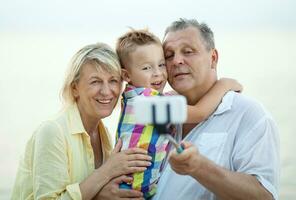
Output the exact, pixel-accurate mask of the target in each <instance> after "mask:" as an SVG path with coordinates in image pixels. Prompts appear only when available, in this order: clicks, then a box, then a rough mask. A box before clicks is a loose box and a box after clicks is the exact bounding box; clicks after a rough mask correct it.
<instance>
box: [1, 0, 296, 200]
mask: <svg viewBox="0 0 296 200" xmlns="http://www.w3.org/2000/svg"><path fill="white" fill-rule="evenodd" d="M0 3H1V7H0V74H1V75H0V77H1V78H0V91H1V93H0V123H1V124H0V163H1V164H0V177H1V179H0V199H8V198H9V197H10V193H11V189H12V186H13V182H14V179H15V175H16V170H17V166H18V162H19V158H20V156H21V155H22V153H23V152H24V148H25V144H26V141H27V140H28V139H29V138H30V136H31V134H32V133H33V131H34V130H35V129H36V128H37V127H38V125H39V124H40V123H41V122H42V121H43V120H46V119H47V118H48V117H50V116H51V115H53V114H55V113H56V112H57V111H58V110H59V109H60V108H61V102H60V97H59V92H60V88H61V86H62V82H63V78H64V74H65V70H66V68H67V65H68V62H69V60H70V58H71V56H72V55H73V54H74V53H75V52H76V51H77V50H78V49H80V48H81V47H82V46H84V45H86V44H90V43H95V42H97V41H101V42H105V43H108V44H110V45H111V46H113V47H114V44H115V41H116V38H117V37H118V36H119V35H121V34H122V33H124V32H126V31H127V30H129V29H128V27H133V28H136V29H138V28H145V27H148V28H149V29H150V30H151V31H152V32H154V33H155V34H156V35H157V36H159V37H160V38H162V36H163V32H164V29H165V27H166V26H167V25H168V24H169V23H170V22H172V21H173V20H176V19H178V18H180V17H185V18H196V19H198V20H199V21H204V22H206V23H208V25H209V26H210V27H211V28H212V29H213V31H214V33H215V38H216V46H217V49H218V51H219V64H218V73H219V76H220V77H233V78H236V79H237V80H239V81H240V82H241V83H242V84H243V85H244V94H245V95H249V96H252V97H254V98H256V99H257V100H259V101H260V102H262V103H263V104H264V105H265V107H266V108H267V109H268V110H269V111H270V112H271V113H272V115H273V116H274V119H275V120H276V122H277V124H278V127H279V130H280V139H281V149H280V152H281V183H280V199H285V200H292V199H296V191H295V188H296V154H295V150H296V149H295V147H296V139H295V135H294V134H295V127H294V125H295V124H294V123H295V119H296V118H295V116H294V114H293V112H294V111H296V80H295V76H296V69H295V67H296V66H295V58H296V55H295V47H296V37H295V36H296V14H295V13H296V9H295V8H296V2H295V1H293V0H261V1H256V0H249V1H235V0H233V1H231V0H220V1H214V0H208V1H207V2H203V1H195V0H192V1H190V0H183V1H182V2H179V1H173V0H165V1H160V0H159V1H157V0H155V1H154V0H152V1H143V2H141V1H136V0H125V1H115V0H109V1H88V0H86V1H70V0H64V1H57V0H52V1H43V2H41V1H37V0H26V1H22V2H21V1H16V0H11V1H4V0H0ZM118 114H119V109H118V107H117V109H116V110H115V111H114V112H113V114H112V115H111V116H110V117H109V118H107V119H106V120H105V122H106V125H107V126H108V128H109V130H110V131H111V133H112V134H113V135H114V133H115V129H116V124H117V118H118ZM293 124H294V125H293ZM293 135H294V136H293Z"/></svg>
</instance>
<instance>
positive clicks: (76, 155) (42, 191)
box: [11, 104, 111, 200]
mask: <svg viewBox="0 0 296 200" xmlns="http://www.w3.org/2000/svg"><path fill="white" fill-rule="evenodd" d="M98 128H99V133H100V138H101V143H102V151H103V161H105V158H107V157H108V156H109V154H110V152H111V144H110V139H109V136H108V133H107V130H106V129H105V127H104V125H103V123H102V122H101V121H100V123H99V127H98ZM94 169H95V164H94V154H93V150H92V146H91V142H90V137H89V135H88V134H87V132H86V131H85V129H84V127H83V124H82V120H81V117H80V113H79V110H78V108H77V105H76V104H74V105H71V106H69V107H68V108H66V109H65V110H64V111H63V112H62V113H60V114H59V115H58V116H57V117H55V118H54V119H52V120H48V121H45V122H43V123H42V124H41V126H40V127H39V128H38V129H37V131H36V132H35V133H34V134H33V136H32V137H31V139H30V140H29V141H28V143H27V146H26V150H25V154H24V157H23V158H22V159H21V162H20V164H19V168H18V172H17V176H16V181H15V185H14V188H13V193H12V198H11V199H16V200H22V199H81V192H80V188H79V183H80V182H82V180H84V179H85V178H86V177H87V176H89V175H90V174H91V173H92V172H93V171H94Z"/></svg>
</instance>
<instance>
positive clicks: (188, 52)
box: [184, 49, 193, 54]
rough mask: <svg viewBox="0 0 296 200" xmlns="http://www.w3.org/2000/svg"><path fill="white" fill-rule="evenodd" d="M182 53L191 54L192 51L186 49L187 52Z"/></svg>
mask: <svg viewBox="0 0 296 200" xmlns="http://www.w3.org/2000/svg"><path fill="white" fill-rule="evenodd" d="M184 53H185V54H191V53H193V51H192V50H191V49H187V50H185V51H184Z"/></svg>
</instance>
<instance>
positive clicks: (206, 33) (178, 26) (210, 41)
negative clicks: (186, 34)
mask: <svg viewBox="0 0 296 200" xmlns="http://www.w3.org/2000/svg"><path fill="white" fill-rule="evenodd" d="M188 27H194V28H196V29H197V30H199V32H200V35H201V37H202V39H203V40H204V42H205V45H206V48H207V50H211V49H213V48H215V41H214V33H213V31H212V30H211V29H210V27H208V25H207V24H205V23H198V21H197V20H196V19H185V18H180V19H179V20H177V21H174V22H173V23H171V25H170V26H168V27H167V28H166V30H165V34H164V38H165V36H166V35H167V34H168V33H169V32H175V31H178V30H183V29H186V28H188Z"/></svg>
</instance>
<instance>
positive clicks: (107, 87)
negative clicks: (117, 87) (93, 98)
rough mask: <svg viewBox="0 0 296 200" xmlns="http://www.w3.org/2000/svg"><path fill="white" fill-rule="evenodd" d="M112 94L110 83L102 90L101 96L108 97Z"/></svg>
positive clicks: (103, 86) (105, 84)
mask: <svg viewBox="0 0 296 200" xmlns="http://www.w3.org/2000/svg"><path fill="white" fill-rule="evenodd" d="M110 93H111V87H110V86H109V84H108V83H104V84H103V85H102V87H101V89H100V94H102V95H108V94H110Z"/></svg>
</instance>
